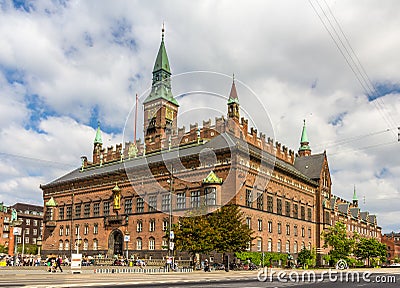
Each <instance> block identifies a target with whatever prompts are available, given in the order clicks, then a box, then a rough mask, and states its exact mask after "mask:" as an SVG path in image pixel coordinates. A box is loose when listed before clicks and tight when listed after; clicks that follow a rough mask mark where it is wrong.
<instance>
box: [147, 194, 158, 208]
mask: <svg viewBox="0 0 400 288" xmlns="http://www.w3.org/2000/svg"><path fill="white" fill-rule="evenodd" d="M154 211H157V195H151V196H149V212H154Z"/></svg>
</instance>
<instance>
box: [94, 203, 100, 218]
mask: <svg viewBox="0 0 400 288" xmlns="http://www.w3.org/2000/svg"><path fill="white" fill-rule="evenodd" d="M99 215H100V203H94V204H93V216H94V217H98V216H99Z"/></svg>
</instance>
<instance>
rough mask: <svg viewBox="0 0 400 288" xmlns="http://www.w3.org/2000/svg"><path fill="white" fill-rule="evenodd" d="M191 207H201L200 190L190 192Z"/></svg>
mask: <svg viewBox="0 0 400 288" xmlns="http://www.w3.org/2000/svg"><path fill="white" fill-rule="evenodd" d="M190 207H191V208H198V207H200V190H198V191H192V192H190Z"/></svg>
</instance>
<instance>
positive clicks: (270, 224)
mask: <svg viewBox="0 0 400 288" xmlns="http://www.w3.org/2000/svg"><path fill="white" fill-rule="evenodd" d="M268 232H269V233H272V221H268Z"/></svg>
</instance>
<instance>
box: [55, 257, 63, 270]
mask: <svg viewBox="0 0 400 288" xmlns="http://www.w3.org/2000/svg"><path fill="white" fill-rule="evenodd" d="M61 264H62V258H61V256H60V255H58V257H57V258H56V269H55V270H56V271H57V268H60V271H61V272H63V270H62V268H61Z"/></svg>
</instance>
